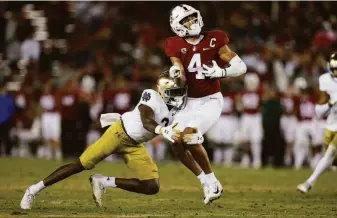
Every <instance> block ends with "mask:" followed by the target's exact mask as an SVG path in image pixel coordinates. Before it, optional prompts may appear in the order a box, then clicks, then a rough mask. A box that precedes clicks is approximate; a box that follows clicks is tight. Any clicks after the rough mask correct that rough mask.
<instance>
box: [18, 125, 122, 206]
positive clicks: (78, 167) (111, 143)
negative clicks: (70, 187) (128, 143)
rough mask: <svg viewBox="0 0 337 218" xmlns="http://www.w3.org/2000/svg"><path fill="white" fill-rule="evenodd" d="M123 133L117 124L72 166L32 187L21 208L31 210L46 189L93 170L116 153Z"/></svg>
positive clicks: (28, 190)
mask: <svg viewBox="0 0 337 218" xmlns="http://www.w3.org/2000/svg"><path fill="white" fill-rule="evenodd" d="M116 133H117V134H116ZM123 133H124V131H123V129H122V127H121V124H120V122H116V123H115V124H113V125H112V126H110V127H109V129H108V130H107V131H106V132H105V133H104V135H103V136H102V137H101V138H100V139H99V140H98V141H96V142H95V143H94V144H92V145H91V146H89V147H88V148H87V149H86V150H85V151H84V152H83V154H82V155H81V156H80V158H79V159H78V160H76V161H75V162H73V163H71V164H67V165H64V166H61V167H59V168H58V169H56V170H55V171H54V172H52V173H51V174H50V175H49V176H47V177H46V178H45V179H44V180H42V181H40V182H38V183H36V184H34V185H32V186H30V187H29V188H28V189H27V190H26V192H25V195H24V196H23V198H22V201H21V208H22V209H30V208H31V207H32V204H33V200H34V198H35V196H36V195H37V194H38V193H39V192H40V191H41V190H43V189H44V188H46V187H48V186H51V185H53V184H55V183H57V182H59V181H62V180H64V179H66V178H68V177H69V176H72V175H74V174H76V173H79V172H81V171H83V170H85V169H86V170H89V169H92V168H93V167H94V166H95V165H96V164H97V163H98V162H100V161H101V160H103V159H104V158H105V157H107V156H108V155H110V154H111V153H113V152H114V151H115V149H116V148H117V147H118V146H119V145H120V144H121V138H120V137H119V135H120V134H123ZM124 134H125V133H124Z"/></svg>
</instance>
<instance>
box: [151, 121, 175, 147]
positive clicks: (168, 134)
mask: <svg viewBox="0 0 337 218" xmlns="http://www.w3.org/2000/svg"><path fill="white" fill-rule="evenodd" d="M177 125H178V123H175V124H173V125H169V126H166V127H164V126H160V125H158V126H157V127H156V129H155V133H157V134H160V135H162V136H163V137H164V138H165V139H167V140H169V141H170V142H172V143H174V142H175V141H176V140H178V139H179V137H180V131H179V130H177V129H175V127H176V126H177Z"/></svg>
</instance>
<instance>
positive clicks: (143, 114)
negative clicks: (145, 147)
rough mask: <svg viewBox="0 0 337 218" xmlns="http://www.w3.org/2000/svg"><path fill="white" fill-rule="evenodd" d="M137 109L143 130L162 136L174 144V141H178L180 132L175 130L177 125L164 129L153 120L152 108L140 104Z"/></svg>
mask: <svg viewBox="0 0 337 218" xmlns="http://www.w3.org/2000/svg"><path fill="white" fill-rule="evenodd" d="M138 109H139V111H140V118H141V120H142V123H143V127H144V129H146V130H147V131H149V132H153V133H156V134H158V135H159V134H160V135H163V137H164V138H166V139H167V140H169V141H170V142H172V143H174V142H175V140H178V139H179V137H180V131H178V130H176V129H175V127H176V126H177V124H174V125H170V126H166V127H164V126H161V125H159V124H158V123H157V122H156V121H155V120H154V111H153V110H152V108H150V107H149V106H146V105H143V104H141V105H139V107H138Z"/></svg>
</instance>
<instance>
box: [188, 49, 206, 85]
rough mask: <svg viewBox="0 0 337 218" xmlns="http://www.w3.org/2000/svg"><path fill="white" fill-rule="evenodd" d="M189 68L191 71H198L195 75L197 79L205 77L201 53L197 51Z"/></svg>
mask: <svg viewBox="0 0 337 218" xmlns="http://www.w3.org/2000/svg"><path fill="white" fill-rule="evenodd" d="M187 69H188V71H189V72H191V73H194V72H197V73H196V75H195V78H196V79H205V76H204V75H203V74H202V66H201V55H200V53H195V54H194V55H193V56H192V58H191V61H190V64H189V65H188V67H187Z"/></svg>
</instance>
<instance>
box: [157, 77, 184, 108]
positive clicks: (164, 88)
mask: <svg viewBox="0 0 337 218" xmlns="http://www.w3.org/2000/svg"><path fill="white" fill-rule="evenodd" d="M157 89H158V93H159V94H160V96H161V97H162V98H163V100H164V102H165V103H166V104H167V105H170V106H173V107H176V108H178V109H182V108H184V107H185V105H186V103H187V86H186V85H184V86H179V85H178V84H177V83H176V81H175V80H174V79H172V78H171V77H170V76H169V75H168V73H164V74H162V75H161V76H160V77H159V79H158V81H157Z"/></svg>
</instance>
